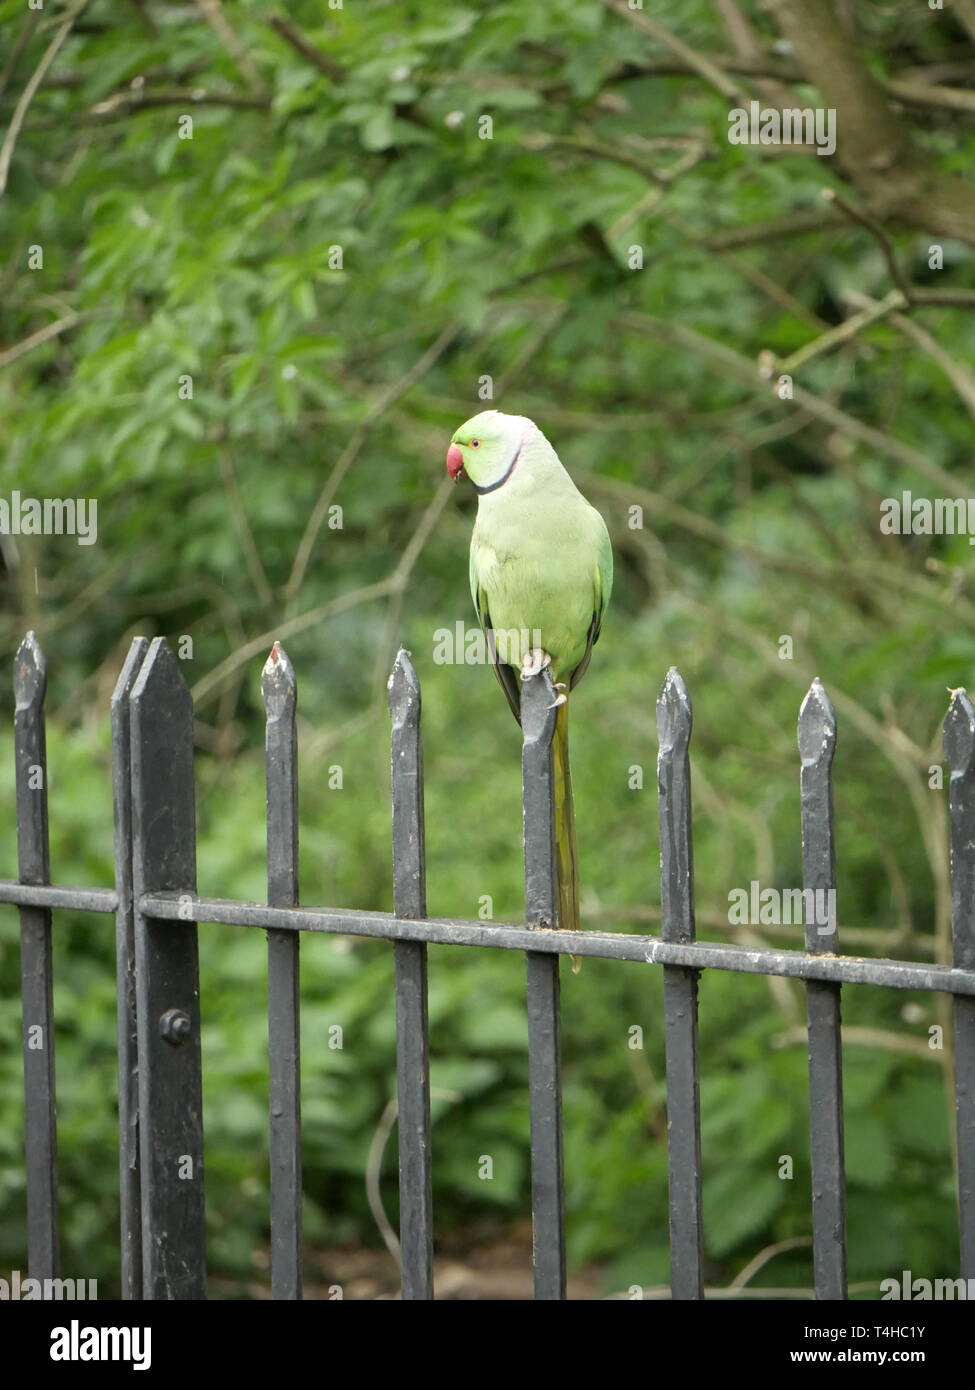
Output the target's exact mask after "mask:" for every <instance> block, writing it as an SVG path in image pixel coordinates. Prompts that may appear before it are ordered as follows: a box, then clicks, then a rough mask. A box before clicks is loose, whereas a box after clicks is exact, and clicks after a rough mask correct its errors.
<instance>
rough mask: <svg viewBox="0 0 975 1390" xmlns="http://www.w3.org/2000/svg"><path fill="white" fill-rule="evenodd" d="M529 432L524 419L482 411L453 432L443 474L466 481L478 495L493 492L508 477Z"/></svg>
mask: <svg viewBox="0 0 975 1390" xmlns="http://www.w3.org/2000/svg"><path fill="white" fill-rule="evenodd" d="M532 429H534V426H533V425H532V422H531V421H530V420H526V419H525V418H524V416H521V415H505V414H503V413H502V411H500V410H482V411H481V413H480V415H474V416H472V417H471V419H470V420H467V421H466V422H465V423H464V424H463V425H461V427H460V429H459V430H455V432H454V436H453V438H452V439H451V441H450V448H449V449H448V450H447V472H448V473H449V474H450V476H451V478H453V479H454V481H455V482H456V481H457V479H458V478H469V479H470V480H471V482H472V483H473V484H474V486H475V488H476V489H477V491H478V492H491V491H493V489H494V488H496V487H500V486H501V484H502V483H503V482H506V481H507V479H508V478H509V476H510V475H511V472H512V470H513V469H514V466H515V464H516V463H517V461H518V456H519V454H520V453H521V446H522V444H523V443H524V442H525V439H526V438H527V436H528V434H529V433H530V431H531V430H532Z"/></svg>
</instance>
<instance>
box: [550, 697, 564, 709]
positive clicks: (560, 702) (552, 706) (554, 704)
mask: <svg viewBox="0 0 975 1390" xmlns="http://www.w3.org/2000/svg"><path fill="white" fill-rule="evenodd" d="M568 703H569V697H568V695H556V697H555V699H554V700H553V701H552V703H551V704H550V705H546V706H545V708H546V709H558V707H559V705H567V704H568Z"/></svg>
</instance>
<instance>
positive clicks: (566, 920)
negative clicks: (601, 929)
mask: <svg viewBox="0 0 975 1390" xmlns="http://www.w3.org/2000/svg"><path fill="white" fill-rule="evenodd" d="M552 756H553V762H554V769H555V854H556V861H557V866H558V878H559V907H558V912H559V922H558V924H559V927H560V928H561V929H562V930H563V931H578V930H579V927H580V922H579V851H578V848H577V846H576V817H575V810H574V808H573V805H572V782H571V781H570V779H569V702H568V701H566V702H565V704H564V705H559V712H558V715H557V716H556V721H555V738H554V740H553V743H552Z"/></svg>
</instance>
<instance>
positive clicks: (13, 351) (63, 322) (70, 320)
mask: <svg viewBox="0 0 975 1390" xmlns="http://www.w3.org/2000/svg"><path fill="white" fill-rule="evenodd" d="M95 316H96V311H95V310H90V311H89V312H87V313H84V314H75V313H70V314H65V316H64V318H61V319H55V321H54V323H49V324H46V325H45V326H44V327H43V328H39V329H38V330H37V332H36V333H32V334H31V335H30V337H29V338H24V339H22V341H21V342H19V343H14V345H13V347H10V348H7V350H6V352H0V367H9V365H10V363H11V362H16V361H17V360H18V358H20V357H23V356H24V355H25V354H26V353H28V352H31V351H32V350H33V349H34V348H36V347H40V346H41V344H42V343H48V342H50V341H51V339H52V338H57V337H58V336H59V335H60V334H61V333H67V332H68V331H69V330H70V329H72V328H74V327H75V326H76V325H77V324H79V323H84V322H85V320H86V319H90V318H94V317H95Z"/></svg>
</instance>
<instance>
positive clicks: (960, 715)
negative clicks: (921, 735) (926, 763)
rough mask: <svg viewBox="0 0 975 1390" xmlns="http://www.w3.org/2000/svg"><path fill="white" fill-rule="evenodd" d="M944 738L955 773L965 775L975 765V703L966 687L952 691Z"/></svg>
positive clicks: (949, 763)
mask: <svg viewBox="0 0 975 1390" xmlns="http://www.w3.org/2000/svg"><path fill="white" fill-rule="evenodd" d="M942 740H943V742H944V750H945V757H946V758H947V760H948V766H949V767H950V768H951V771H952V773H953V775H955V776H958V777H960V776H963V775H964V774H965V773H966V772H969V771H970V770H971V768H972V767H973V766H975V705H973V704H972V701H971V699H970V698H969V695H968V692H967V691H966V690H965V689H964V687H959V688H958V689H957V690H953V691H952V692H951V704H950V705H949V706H948V713H947V714H946V715H945V722H944V727H943V729H942Z"/></svg>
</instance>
